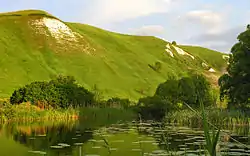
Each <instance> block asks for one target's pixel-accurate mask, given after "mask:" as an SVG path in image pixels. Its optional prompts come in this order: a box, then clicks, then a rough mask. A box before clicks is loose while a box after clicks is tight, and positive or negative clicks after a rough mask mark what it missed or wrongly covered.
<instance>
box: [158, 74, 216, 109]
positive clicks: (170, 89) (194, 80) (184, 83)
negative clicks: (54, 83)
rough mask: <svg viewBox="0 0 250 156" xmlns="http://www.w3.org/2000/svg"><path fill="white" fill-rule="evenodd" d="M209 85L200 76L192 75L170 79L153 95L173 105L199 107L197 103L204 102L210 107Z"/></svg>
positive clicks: (211, 98) (211, 100)
mask: <svg viewBox="0 0 250 156" xmlns="http://www.w3.org/2000/svg"><path fill="white" fill-rule="evenodd" d="M210 91H211V85H210V83H209V82H208V81H207V79H206V78H205V77H204V76H202V75H197V74H192V75H191V76H189V77H183V78H181V79H179V80H176V79H170V80H167V81H166V82H164V83H162V84H160V85H159V86H158V88H157V90H156V93H155V95H158V96H160V97H163V98H164V99H166V100H168V101H170V102H171V103H173V104H174V105H177V104H178V103H187V104H189V105H190V106H192V107H194V108H197V107H199V101H200V100H203V101H205V104H206V105H211V104H212V102H213V97H212V95H211V93H210Z"/></svg>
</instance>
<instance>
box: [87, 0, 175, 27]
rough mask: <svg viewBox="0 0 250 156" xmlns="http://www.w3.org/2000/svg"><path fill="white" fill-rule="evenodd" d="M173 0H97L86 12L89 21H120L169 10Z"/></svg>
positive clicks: (96, 22) (97, 22)
mask: <svg viewBox="0 0 250 156" xmlns="http://www.w3.org/2000/svg"><path fill="white" fill-rule="evenodd" d="M172 3H174V2H173V0H96V1H95V2H94V4H93V5H92V6H91V8H90V10H87V12H88V13H86V12H85V14H86V15H90V16H89V17H87V21H88V22H89V23H94V24H100V23H109V22H120V21H124V20H127V19H132V18H136V17H140V16H147V15H149V14H152V13H163V12H167V11H168V10H169V8H170V7H171V4H172Z"/></svg>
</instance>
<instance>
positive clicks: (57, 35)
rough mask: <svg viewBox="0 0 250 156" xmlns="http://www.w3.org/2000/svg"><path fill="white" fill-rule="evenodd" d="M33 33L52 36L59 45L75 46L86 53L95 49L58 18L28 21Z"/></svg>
mask: <svg viewBox="0 0 250 156" xmlns="http://www.w3.org/2000/svg"><path fill="white" fill-rule="evenodd" d="M29 24H30V25H31V27H32V28H33V29H35V33H38V34H43V35H46V36H48V37H49V36H51V37H53V38H54V39H55V40H56V42H57V43H58V44H60V45H62V46H61V47H77V48H78V49H81V50H82V51H84V52H86V53H91V51H95V49H94V48H91V46H90V44H89V43H88V42H86V41H85V40H84V38H83V36H82V35H80V34H79V33H76V32H73V31H72V30H71V29H70V28H69V27H68V26H67V25H66V24H64V23H63V22H61V21H60V20H58V19H54V18H48V17H42V18H38V19H33V20H30V21H29Z"/></svg>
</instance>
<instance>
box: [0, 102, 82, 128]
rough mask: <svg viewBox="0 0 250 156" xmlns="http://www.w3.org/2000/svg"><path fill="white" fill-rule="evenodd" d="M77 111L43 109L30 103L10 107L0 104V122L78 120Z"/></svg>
mask: <svg viewBox="0 0 250 156" xmlns="http://www.w3.org/2000/svg"><path fill="white" fill-rule="evenodd" d="M78 118H79V110H78V109H73V108H68V109H54V108H48V109H43V108H39V107H37V106H34V105H32V104H30V103H28V102H27V103H22V104H19V105H11V104H10V103H9V102H6V101H5V102H3V103H1V104H0V122H1V123H4V122H33V121H40V120H43V121H50V120H69V119H70V120H78Z"/></svg>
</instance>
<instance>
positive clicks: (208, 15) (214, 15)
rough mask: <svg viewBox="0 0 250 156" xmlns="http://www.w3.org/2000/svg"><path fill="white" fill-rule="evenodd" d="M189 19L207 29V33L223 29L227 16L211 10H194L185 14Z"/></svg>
mask: <svg viewBox="0 0 250 156" xmlns="http://www.w3.org/2000/svg"><path fill="white" fill-rule="evenodd" d="M185 17H186V18H187V20H188V21H190V22H196V23H198V24H199V25H201V26H203V27H205V28H206V29H207V33H211V34H214V33H218V32H220V31H221V30H222V29H223V23H224V19H225V16H224V15H223V14H221V13H218V12H213V11H211V10H193V11H190V12H188V13H187V14H186V16H185Z"/></svg>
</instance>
